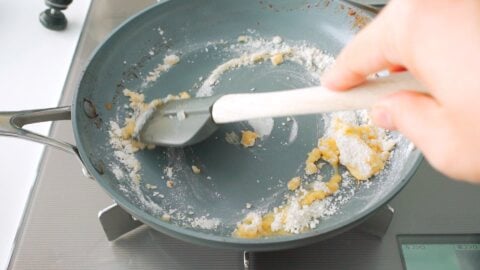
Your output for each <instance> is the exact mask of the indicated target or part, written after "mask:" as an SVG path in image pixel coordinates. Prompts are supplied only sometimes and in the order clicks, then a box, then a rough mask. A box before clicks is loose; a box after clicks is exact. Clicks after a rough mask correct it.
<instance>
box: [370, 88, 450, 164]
mask: <svg viewBox="0 0 480 270" xmlns="http://www.w3.org/2000/svg"><path fill="white" fill-rule="evenodd" d="M371 116H372V120H373V122H374V123H375V124H377V125H379V126H380V127H383V128H386V129H390V130H398V131H400V132H401V133H402V134H404V135H405V136H406V137H407V138H409V139H410V140H411V141H412V142H413V143H414V144H415V145H416V146H417V147H418V148H419V149H420V150H421V151H422V152H423V153H424V155H425V157H426V158H427V159H428V160H429V161H430V162H431V163H433V164H438V163H439V162H440V158H441V156H443V155H444V153H443V151H444V150H445V149H444V148H445V147H443V148H442V147H439V146H441V145H445V141H446V136H447V135H448V134H449V131H448V129H447V128H448V126H446V125H445V119H444V117H443V114H442V108H441V107H440V105H439V104H438V103H437V102H436V101H435V100H434V99H433V98H432V97H431V96H428V95H424V94H420V93H417V92H411V91H401V92H398V93H394V94H392V95H389V96H387V97H385V98H383V99H382V100H381V101H380V102H378V103H377V104H376V105H375V106H374V107H373V108H372V112H371ZM438 167H442V166H438Z"/></svg>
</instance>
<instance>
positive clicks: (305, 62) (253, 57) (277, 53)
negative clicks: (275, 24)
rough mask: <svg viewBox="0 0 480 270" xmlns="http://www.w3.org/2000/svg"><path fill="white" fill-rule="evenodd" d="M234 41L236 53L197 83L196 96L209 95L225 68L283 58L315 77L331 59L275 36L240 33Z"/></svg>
mask: <svg viewBox="0 0 480 270" xmlns="http://www.w3.org/2000/svg"><path fill="white" fill-rule="evenodd" d="M238 41H239V43H238V44H233V45H232V46H230V52H231V53H236V54H238V55H239V56H238V57H235V58H232V59H230V60H228V61H227V62H225V63H223V64H221V65H219V66H217V67H216V68H215V69H214V70H213V71H212V72H211V73H210V75H209V76H208V78H207V79H206V80H205V81H204V82H203V84H202V85H201V86H200V88H199V90H198V91H197V93H196V96H197V97H206V96H211V95H213V94H214V92H213V87H214V86H215V85H216V84H217V83H218V82H219V79H220V77H221V76H222V75H223V74H224V73H225V72H227V71H229V70H232V69H236V68H240V67H247V66H253V65H255V64H258V63H261V62H263V61H265V60H269V59H270V60H272V63H273V64H274V65H277V64H281V63H282V62H284V61H292V62H295V63H298V64H300V65H302V66H304V67H305V68H306V69H307V70H308V71H309V72H310V73H311V74H310V75H312V76H313V77H314V78H316V79H318V80H319V79H320V74H321V73H322V72H323V71H324V70H325V69H326V68H327V67H328V66H330V65H331V64H332V63H333V62H334V58H333V57H331V56H329V55H327V54H325V53H324V52H322V51H321V50H319V49H317V48H315V47H312V46H309V45H306V44H295V45H289V44H287V43H286V42H283V39H282V38H281V37H278V36H277V37H274V38H273V39H272V40H266V39H262V38H253V37H250V36H240V37H239V38H238ZM279 58H281V61H279Z"/></svg>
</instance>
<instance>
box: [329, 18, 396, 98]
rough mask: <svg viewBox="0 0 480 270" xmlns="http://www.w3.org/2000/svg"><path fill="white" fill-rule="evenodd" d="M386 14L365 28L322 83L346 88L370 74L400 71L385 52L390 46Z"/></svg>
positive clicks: (332, 87)
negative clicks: (391, 70) (388, 70)
mask: <svg viewBox="0 0 480 270" xmlns="http://www.w3.org/2000/svg"><path fill="white" fill-rule="evenodd" d="M382 15H383V14H380V15H379V16H378V17H377V19H375V20H374V21H373V22H372V23H370V24H369V25H368V26H367V27H366V28H364V29H363V30H362V31H361V32H360V33H359V34H358V35H357V36H356V37H355V38H354V39H353V40H352V41H351V43H350V44H349V45H347V47H345V49H344V50H343V51H342V52H341V53H340V55H339V56H338V57H337V59H336V62H335V64H334V65H333V67H332V69H331V70H330V71H329V72H327V73H326V74H325V75H324V76H323V78H322V85H324V86H326V87H327V88H330V89H335V90H347V89H349V88H350V87H353V86H355V85H358V84H360V83H362V82H363V81H365V79H366V78H367V76H369V75H370V74H373V73H376V72H379V71H382V70H386V69H390V68H392V69H393V70H401V68H402V66H401V65H399V64H398V63H392V62H391V61H390V60H389V58H388V56H387V55H386V54H385V51H386V50H385V48H386V47H388V45H387V43H389V41H388V40H387V38H388V36H391V35H389V34H391V33H388V32H387V31H388V30H387V24H386V22H385V19H384V17H385V16H382Z"/></svg>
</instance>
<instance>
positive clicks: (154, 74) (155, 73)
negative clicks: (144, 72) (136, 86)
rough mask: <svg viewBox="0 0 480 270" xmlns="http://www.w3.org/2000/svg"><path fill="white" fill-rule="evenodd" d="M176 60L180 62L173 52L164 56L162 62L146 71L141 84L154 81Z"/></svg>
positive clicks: (175, 62) (174, 63)
mask: <svg viewBox="0 0 480 270" xmlns="http://www.w3.org/2000/svg"><path fill="white" fill-rule="evenodd" d="M160 31H161V30H160ZM162 33H163V31H162ZM178 62H180V58H179V57H178V56H177V55H175V54H170V55H167V56H165V58H164V59H163V63H162V64H158V65H157V67H155V68H154V69H153V70H152V71H150V72H149V73H148V76H147V77H146V78H145V81H144V82H143V86H145V85H146V84H148V83H151V82H155V81H156V80H157V79H158V77H160V75H161V74H162V73H164V72H167V71H169V70H170V69H171V68H172V67H173V66H174V65H176V64H177V63H178Z"/></svg>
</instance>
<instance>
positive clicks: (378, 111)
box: [370, 105, 395, 130]
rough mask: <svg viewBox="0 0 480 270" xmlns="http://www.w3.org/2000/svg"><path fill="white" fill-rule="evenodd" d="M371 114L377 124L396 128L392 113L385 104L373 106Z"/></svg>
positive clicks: (386, 127) (391, 128)
mask: <svg viewBox="0 0 480 270" xmlns="http://www.w3.org/2000/svg"><path fill="white" fill-rule="evenodd" d="M370 114H371V116H372V120H373V122H374V123H375V124H376V125H378V126H380V127H382V128H385V129H390V130H394V129H395V125H394V123H393V119H392V114H391V113H390V111H389V110H388V109H387V108H386V107H385V106H382V105H375V106H374V107H373V108H372V111H371V113H370Z"/></svg>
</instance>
